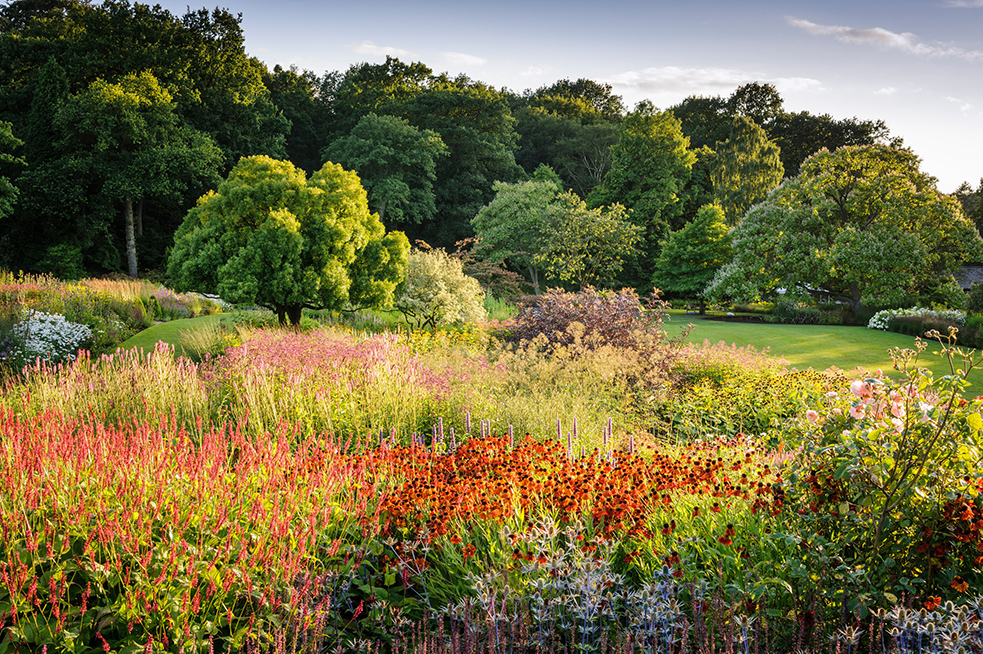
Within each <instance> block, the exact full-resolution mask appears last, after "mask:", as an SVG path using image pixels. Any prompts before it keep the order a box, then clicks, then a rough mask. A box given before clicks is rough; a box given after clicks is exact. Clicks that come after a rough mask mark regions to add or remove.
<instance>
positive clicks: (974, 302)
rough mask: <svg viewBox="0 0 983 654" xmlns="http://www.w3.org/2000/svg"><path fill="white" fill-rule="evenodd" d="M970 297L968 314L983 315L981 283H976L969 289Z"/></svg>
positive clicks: (982, 289)
mask: <svg viewBox="0 0 983 654" xmlns="http://www.w3.org/2000/svg"><path fill="white" fill-rule="evenodd" d="M968 296H969V297H968V298H967V303H966V313H968V314H983V284H980V283H979V282H976V283H974V284H973V285H972V286H971V287H970V288H969V294H968Z"/></svg>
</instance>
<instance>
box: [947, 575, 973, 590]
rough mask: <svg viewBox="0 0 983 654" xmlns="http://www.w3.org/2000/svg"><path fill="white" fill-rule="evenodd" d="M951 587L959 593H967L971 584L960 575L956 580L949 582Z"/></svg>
mask: <svg viewBox="0 0 983 654" xmlns="http://www.w3.org/2000/svg"><path fill="white" fill-rule="evenodd" d="M949 585H950V586H952V587H953V589H955V591H956V592H957V593H965V592H966V591H967V590H969V582H967V581H966V580H965V579H963V578H962V577H960V576H959V575H956V577H955V579H953V580H952V581H951V582H949Z"/></svg>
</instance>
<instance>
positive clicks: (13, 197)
mask: <svg viewBox="0 0 983 654" xmlns="http://www.w3.org/2000/svg"><path fill="white" fill-rule="evenodd" d="M11 127H12V125H11V124H10V123H5V122H3V121H0V219H3V218H6V217H7V216H9V215H10V214H12V213H13V212H14V203H15V202H16V201H17V193H18V191H17V187H16V186H14V184H13V182H11V181H10V177H11V175H10V174H9V172H8V169H9V168H11V167H12V166H14V165H16V166H18V167H19V166H21V165H23V163H24V160H23V159H21V158H19V157H15V156H14V152H15V151H16V150H17V148H19V147H20V146H22V145H24V142H23V141H21V140H20V139H18V138H16V137H15V136H14V134H13V132H12V131H11Z"/></svg>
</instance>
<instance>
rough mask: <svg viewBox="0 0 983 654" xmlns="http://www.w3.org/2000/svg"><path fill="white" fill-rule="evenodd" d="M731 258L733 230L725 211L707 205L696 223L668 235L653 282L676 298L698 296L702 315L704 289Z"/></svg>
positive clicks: (704, 308) (718, 207) (701, 208)
mask: <svg viewBox="0 0 983 654" xmlns="http://www.w3.org/2000/svg"><path fill="white" fill-rule="evenodd" d="M730 258H731V238H730V230H728V228H727V223H726V218H725V216H724V211H723V209H721V208H720V206H719V205H716V204H708V205H705V206H703V207H700V210H699V212H698V213H697V214H696V219H695V220H693V222H691V223H688V224H687V225H686V226H685V227H683V228H682V229H680V230H677V231H675V232H672V233H671V234H670V235H669V240H667V241H666V243H665V244H664V245H663V247H662V253H661V254H660V256H659V261H658V263H657V264H656V268H655V277H654V279H653V280H652V283H653V285H654V286H656V287H657V288H660V289H662V290H663V291H668V292H670V293H674V294H676V295H681V296H684V297H699V298H700V315H702V314H704V313H705V312H706V303H705V302H704V299H703V297H702V296H703V290H704V289H705V288H706V287H707V284H709V283H710V280H712V279H713V276H714V274H716V272H717V270H719V269H720V267H721V266H723V265H724V264H725V263H727V262H728V261H730Z"/></svg>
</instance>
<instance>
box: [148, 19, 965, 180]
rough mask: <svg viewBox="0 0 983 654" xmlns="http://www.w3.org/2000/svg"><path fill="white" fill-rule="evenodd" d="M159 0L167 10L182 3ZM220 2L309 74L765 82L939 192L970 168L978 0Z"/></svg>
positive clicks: (259, 40) (635, 94)
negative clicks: (879, 141) (367, 69)
mask: <svg viewBox="0 0 983 654" xmlns="http://www.w3.org/2000/svg"><path fill="white" fill-rule="evenodd" d="M212 2H214V0H212ZM154 4H157V3H156V2H155V3H154ZM159 4H161V6H163V7H164V8H166V9H169V10H170V11H171V12H173V13H175V14H177V15H179V16H180V15H183V14H184V12H185V11H186V10H187V8H188V6H189V2H188V1H187V0H182V1H180V2H178V1H174V0H165V1H162V2H160V3H159ZM200 6H203V5H196V4H193V3H192V4H190V7H191V8H193V9H197V8H199V7H200ZM207 6H209V7H214V6H215V5H214V4H209V5H207ZM218 6H219V7H222V8H224V9H228V10H230V11H231V12H233V13H239V14H241V15H242V28H243V33H244V36H245V40H246V51H247V53H249V54H250V55H251V56H254V57H256V58H258V59H260V60H261V61H263V62H264V63H266V65H267V66H268V67H270V68H272V67H273V66H274V65H277V64H279V65H281V66H283V67H285V68H286V67H289V66H291V65H294V66H297V67H298V68H299V69H301V70H304V69H307V70H311V71H314V72H315V73H317V74H322V73H324V72H326V71H335V70H338V71H345V70H347V69H348V67H349V66H351V65H352V64H354V63H357V62H362V61H368V62H373V63H376V62H382V61H384V60H385V58H386V55H393V56H396V57H399V58H400V59H401V60H403V61H420V62H423V63H424V64H426V65H427V66H429V67H430V68H432V69H433V70H434V72H436V73H441V72H447V73H449V74H451V75H452V76H453V75H456V74H458V73H465V74H467V75H468V76H470V77H471V78H473V79H477V80H481V81H483V82H485V83H488V84H490V85H492V86H495V87H498V88H501V87H507V88H509V89H511V90H513V91H517V92H522V91H523V90H525V89H536V88H538V87H540V86H545V85H549V84H552V83H553V82H556V81H557V80H560V79H566V78H569V79H571V80H575V79H578V78H589V79H592V80H595V81H599V82H605V83H608V84H611V85H612V86H613V88H614V92H615V93H617V94H618V95H620V96H622V98H623V99H624V102H625V104H626V106H628V107H629V108H631V107H633V106H634V105H635V104H636V103H637V102H639V101H640V100H643V99H646V98H647V99H649V100H651V101H652V102H653V103H654V104H655V106H656V107H659V108H666V107H669V106H671V105H673V104H676V103H678V102H679V101H681V100H682V99H684V98H686V97H687V96H691V95H722V96H725V97H726V96H728V95H730V93H731V92H732V91H733V90H734V89H735V88H736V87H737V86H739V85H741V84H745V83H748V82H753V81H759V82H770V83H772V84H774V85H775V86H776V87H777V89H778V91H779V93H780V94H781V96H782V97H783V98H784V100H785V110H786V111H809V112H810V113H813V114H824V113H828V114H830V115H832V116H833V117H834V118H838V119H842V118H850V117H853V116H856V117H858V118H860V119H864V120H875V119H881V120H884V121H885V123H886V124H887V126H888V127H889V128H890V130H891V134H892V136H900V137H902V138H903V139H904V142H905V145H907V146H908V147H910V148H911V149H912V150H913V151H914V152H915V153H916V154H917V155H918V156H920V157H921V158H922V170H923V172H926V173H928V174H930V175H933V176H935V177H936V178H938V180H939V190H941V191H944V192H951V191H953V190H955V188H956V187H957V186H958V185H959V183H960V182H962V181H964V180H965V181H968V182H970V184H971V185H972V186H973V187H974V188H976V187H977V186H978V185H979V184H980V180H981V178H983V0H925V1H914V0H891V1H887V0H880V1H876V0H851V1H847V0H825V1H824V2H821V3H820V2H816V1H815V0H809V1H805V0H798V1H790V2H777V1H765V0H759V1H758V2H739V1H736V0H689V1H688V2H685V3H684V2H678V1H674V2H665V1H663V0H647V1H645V0H608V1H607V2H605V3H601V2H599V1H597V0H591V1H590V2H587V1H584V0H547V1H541V0H525V1H524V2H519V1H516V0H507V1H500V2H485V3H474V4H470V3H464V2H452V1H449V0H428V1H426V2H405V1H400V0H385V1H381V0H361V1H358V2H350V1H349V2H344V3H341V2H328V1H323V0H278V1H277V2H269V1H262V0H225V2H222V1H221V0H219V4H218Z"/></svg>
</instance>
